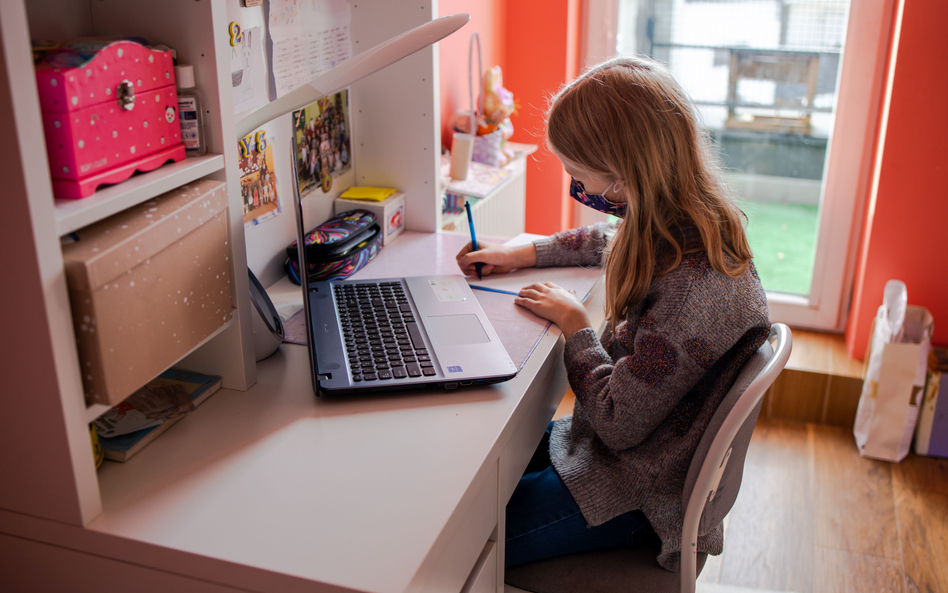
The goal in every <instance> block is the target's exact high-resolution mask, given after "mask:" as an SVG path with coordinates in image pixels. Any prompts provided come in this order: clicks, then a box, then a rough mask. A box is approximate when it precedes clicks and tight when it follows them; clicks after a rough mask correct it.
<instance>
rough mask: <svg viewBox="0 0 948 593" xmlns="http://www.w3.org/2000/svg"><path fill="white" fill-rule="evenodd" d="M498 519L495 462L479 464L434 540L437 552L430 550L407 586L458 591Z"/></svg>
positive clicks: (477, 559) (479, 555)
mask: <svg viewBox="0 0 948 593" xmlns="http://www.w3.org/2000/svg"><path fill="white" fill-rule="evenodd" d="M497 519H498V508H497V464H496V463H494V464H490V465H488V466H487V467H484V468H482V470H481V471H480V473H479V475H478V476H477V477H476V478H475V480H474V482H472V484H471V487H470V489H469V490H468V492H467V495H465V497H464V499H463V500H462V501H461V504H459V505H458V509H457V511H456V512H455V514H454V516H452V517H451V520H450V521H449V523H448V524H447V525H446V526H445V528H444V531H442V532H441V535H440V536H439V537H438V540H437V541H436V542H435V545H434V550H440V552H435V551H432V553H431V554H430V555H429V556H428V558H427V559H426V560H425V562H424V564H423V565H422V567H421V568H420V569H419V571H418V574H417V575H416V576H415V579H414V580H413V583H412V585H411V586H410V587H409V590H411V591H461V590H462V589H463V587H464V586H465V583H466V582H467V581H468V578H469V576H470V575H471V574H472V568H475V567H476V566H478V564H479V562H478V561H479V559H481V555H482V552H483V551H484V549H485V548H484V544H485V542H487V541H488V539H489V538H490V537H491V534H492V533H493V532H494V529H495V528H496V527H497ZM494 570H496V568H495V569H494ZM485 578H486V577H485ZM495 581H496V578H495Z"/></svg>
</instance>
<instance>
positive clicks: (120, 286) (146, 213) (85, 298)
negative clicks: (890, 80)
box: [63, 180, 233, 405]
mask: <svg viewBox="0 0 948 593" xmlns="http://www.w3.org/2000/svg"><path fill="white" fill-rule="evenodd" d="M227 218H228V217H227V190H226V184H225V183H224V182H221V181H210V180H208V181H198V182H195V183H192V184H189V185H185V186H182V187H179V188H178V189H175V190H172V191H170V192H168V193H166V194H163V195H161V196H159V197H157V198H154V199H152V200H148V201H147V202H145V203H143V204H139V205H138V206H134V207H132V208H129V209H128V210H125V211H124V212H120V213H119V214H116V215H115V216H112V217H110V218H107V219H105V220H103V221H100V222H98V223H96V224H94V225H91V226H89V227H86V228H84V229H81V230H79V231H77V232H76V233H73V234H72V235H70V236H71V237H72V240H73V242H71V243H69V244H67V245H64V246H63V259H64V260H65V272H66V282H67V284H68V286H69V299H70V302H71V305H72V316H73V324H74V326H75V331H76V341H77V343H78V346H79V364H80V366H81V371H82V381H83V388H84V390H85V394H86V400H87V401H88V402H89V403H100V404H108V405H114V404H117V403H119V402H121V401H122V400H124V399H125V398H126V397H128V396H129V395H131V394H132V393H133V392H134V391H135V390H136V389H138V388H139V387H141V386H142V385H144V384H145V383H147V382H148V381H150V380H151V379H153V378H154V377H156V376H157V375H158V374H160V373H161V372H162V371H164V370H165V369H167V368H168V367H170V366H171V365H173V364H174V363H176V362H177V361H179V360H180V359H181V358H182V357H183V356H184V355H186V354H188V353H189V352H190V351H191V350H192V349H193V348H194V347H195V346H197V345H198V344H200V343H201V342H202V341H203V340H204V339H205V338H207V337H208V336H210V335H211V334H213V333H214V332H215V331H217V330H218V329H219V328H220V327H221V326H223V325H224V324H226V323H227V322H228V321H229V320H230V319H231V317H232V315H233V308H232V305H231V298H230V262H229V257H228V253H229V251H228V245H227V244H228V231H227V229H228V221H227Z"/></svg>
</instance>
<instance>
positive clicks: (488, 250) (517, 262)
mask: <svg viewBox="0 0 948 593" xmlns="http://www.w3.org/2000/svg"><path fill="white" fill-rule="evenodd" d="M457 261H458V267H459V268H461V272H463V273H464V275H465V276H476V275H477V270H476V269H475V266H474V264H475V263H477V262H480V263H482V264H484V265H482V266H481V275H482V276H487V275H488V274H506V273H507V272H509V271H510V270H519V269H521V268H532V267H533V266H535V265H537V249H536V247H534V245H533V243H528V244H526V245H515V246H511V247H507V246H504V245H488V244H481V246H480V249H478V250H477V251H471V244H470V243H468V244H467V245H465V246H464V248H463V249H461V251H460V252H458V255H457Z"/></svg>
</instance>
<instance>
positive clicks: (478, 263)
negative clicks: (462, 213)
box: [464, 200, 483, 280]
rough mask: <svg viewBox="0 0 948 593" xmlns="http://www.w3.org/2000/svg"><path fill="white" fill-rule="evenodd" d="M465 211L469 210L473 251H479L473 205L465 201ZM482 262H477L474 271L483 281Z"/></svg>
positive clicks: (468, 217)
mask: <svg viewBox="0 0 948 593" xmlns="http://www.w3.org/2000/svg"><path fill="white" fill-rule="evenodd" d="M464 209H465V210H467V222H468V224H469V225H471V251H477V249H478V247H477V237H475V236H474V215H472V214H471V203H470V202H468V201H467V200H465V201H464ZM482 265H483V264H482V263H481V262H475V264H474V269H475V270H477V279H478V280H480V279H481V266H482Z"/></svg>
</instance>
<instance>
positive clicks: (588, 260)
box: [534, 222, 616, 268]
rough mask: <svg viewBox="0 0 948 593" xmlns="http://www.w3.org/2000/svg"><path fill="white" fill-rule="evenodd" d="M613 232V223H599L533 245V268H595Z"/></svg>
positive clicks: (550, 237)
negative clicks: (535, 255)
mask: <svg viewBox="0 0 948 593" xmlns="http://www.w3.org/2000/svg"><path fill="white" fill-rule="evenodd" d="M615 228H616V225H615V223H612V222H600V223H596V224H594V225H592V226H587V227H580V228H578V229H570V230H568V231H563V232H561V233H556V234H555V235H551V236H549V237H545V238H543V239H539V240H537V241H534V245H535V246H536V249H537V267H538V268H547V267H552V266H559V267H565V266H575V265H585V266H598V265H600V264H601V262H602V253H603V251H605V249H606V245H607V244H608V241H609V237H610V236H611V235H612V233H613V232H614V231H615Z"/></svg>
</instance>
